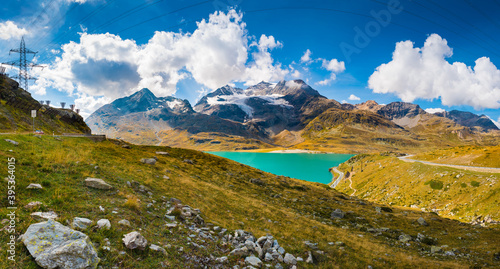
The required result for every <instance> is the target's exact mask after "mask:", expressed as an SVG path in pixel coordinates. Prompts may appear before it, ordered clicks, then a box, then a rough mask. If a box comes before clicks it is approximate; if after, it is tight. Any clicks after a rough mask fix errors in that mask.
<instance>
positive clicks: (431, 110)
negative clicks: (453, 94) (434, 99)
mask: <svg viewBox="0 0 500 269" xmlns="http://www.w3.org/2000/svg"><path fill="white" fill-rule="evenodd" d="M425 112H427V113H430V114H435V113H443V112H446V110H444V109H442V108H427V109H425Z"/></svg>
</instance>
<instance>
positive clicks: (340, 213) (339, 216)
mask: <svg viewBox="0 0 500 269" xmlns="http://www.w3.org/2000/svg"><path fill="white" fill-rule="evenodd" d="M344 216H345V212H344V211H342V210H340V209H338V208H337V209H335V210H334V211H333V212H332V214H331V218H332V219H342V218H344Z"/></svg>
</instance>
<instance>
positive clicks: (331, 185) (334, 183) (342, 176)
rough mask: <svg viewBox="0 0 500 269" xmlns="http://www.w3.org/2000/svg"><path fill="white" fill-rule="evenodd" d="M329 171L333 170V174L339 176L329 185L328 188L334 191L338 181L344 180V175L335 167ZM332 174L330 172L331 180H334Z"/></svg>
mask: <svg viewBox="0 0 500 269" xmlns="http://www.w3.org/2000/svg"><path fill="white" fill-rule="evenodd" d="M331 169H332V170H333V172H335V173H337V174H339V177H338V178H337V179H335V181H333V180H332V183H331V184H330V188H332V189H335V187H337V185H339V183H340V181H342V179H343V178H344V173H343V172H340V171H339V170H338V169H337V166H335V167H332V168H331ZM333 172H332V175H333V178H335V174H334V173H333Z"/></svg>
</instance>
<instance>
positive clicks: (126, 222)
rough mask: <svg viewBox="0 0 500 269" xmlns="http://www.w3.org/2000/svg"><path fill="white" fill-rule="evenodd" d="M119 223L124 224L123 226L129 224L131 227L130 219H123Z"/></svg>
mask: <svg viewBox="0 0 500 269" xmlns="http://www.w3.org/2000/svg"><path fill="white" fill-rule="evenodd" d="M118 224H120V225H123V226H129V227H130V221H128V220H126V219H122V220H120V221H119V222H118Z"/></svg>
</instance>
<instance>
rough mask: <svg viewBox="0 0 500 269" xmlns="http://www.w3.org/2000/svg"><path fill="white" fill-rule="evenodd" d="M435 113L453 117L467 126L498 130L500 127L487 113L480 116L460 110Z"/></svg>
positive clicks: (455, 120)
mask: <svg viewBox="0 0 500 269" xmlns="http://www.w3.org/2000/svg"><path fill="white" fill-rule="evenodd" d="M435 115H437V116H441V117H445V118H448V119H451V120H453V121H454V122H456V123H458V124H460V125H463V126H466V127H470V128H477V129H479V130H481V131H482V130H484V131H489V130H498V127H497V126H496V125H495V124H494V123H493V122H492V121H491V119H490V118H488V117H487V116H485V115H480V116H478V115H476V114H474V113H471V112H465V111H458V110H452V111H449V112H448V111H446V112H439V113H436V114H435Z"/></svg>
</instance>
